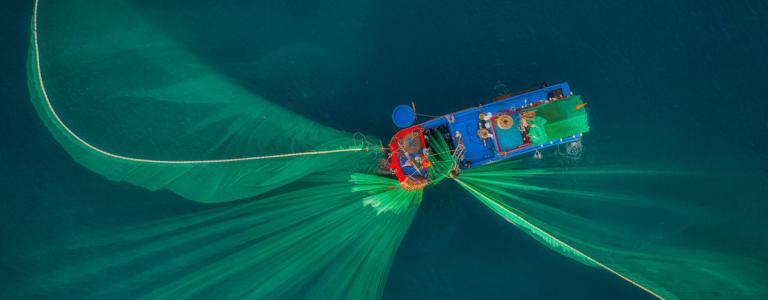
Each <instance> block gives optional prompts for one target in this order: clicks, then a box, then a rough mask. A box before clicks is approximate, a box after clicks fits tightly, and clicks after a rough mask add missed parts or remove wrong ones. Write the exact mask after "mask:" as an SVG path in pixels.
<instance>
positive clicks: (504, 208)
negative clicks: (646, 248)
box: [451, 177, 664, 299]
mask: <svg viewBox="0 0 768 300" xmlns="http://www.w3.org/2000/svg"><path fill="white" fill-rule="evenodd" d="M451 179H453V180H455V181H456V182H457V183H459V184H460V185H461V186H462V187H464V188H466V189H468V190H470V191H472V192H473V193H475V194H476V195H478V196H480V197H483V199H485V200H487V201H488V202H489V203H492V204H493V205H495V206H496V207H498V208H500V209H502V210H504V211H506V212H508V213H509V214H511V215H513V216H515V217H517V218H518V219H520V220H522V221H523V222H525V224H527V225H529V226H531V227H533V228H535V229H536V230H538V231H539V232H541V233H543V234H545V235H546V236H547V237H549V238H551V239H553V240H555V241H557V242H558V243H560V244H561V245H563V246H564V247H567V248H568V249H571V250H572V251H574V252H576V253H578V254H580V255H582V256H584V257H585V258H587V260H589V261H591V262H592V263H594V264H596V265H598V266H600V267H602V268H603V269H605V270H607V271H608V272H611V273H613V274H614V275H616V276H618V277H619V278H621V279H624V280H625V281H627V282H629V283H631V284H633V285H634V286H636V287H639V288H640V289H642V290H644V291H646V292H648V293H649V294H651V295H653V296H654V297H656V298H659V299H664V297H662V296H660V295H659V294H656V293H655V292H654V291H652V290H651V289H649V288H647V287H645V286H643V285H641V284H639V283H637V282H635V281H634V280H632V279H629V278H628V277H626V276H624V275H622V274H621V273H619V272H617V271H615V270H613V269H611V268H610V267H608V266H606V265H604V264H603V263H601V262H599V261H597V260H596V259H594V258H592V257H590V256H589V255H586V254H584V252H581V251H579V250H578V249H576V248H574V247H572V246H571V245H568V244H566V243H565V242H563V241H561V240H560V239H558V238H556V237H555V236H553V235H551V234H549V232H546V231H544V230H542V229H541V228H539V227H538V226H536V225H534V224H533V223H531V222H528V220H526V219H525V218H523V217H521V216H520V215H518V214H516V213H514V212H512V211H511V210H509V209H507V208H506V207H504V206H502V205H500V204H499V203H498V202H496V201H494V200H493V199H491V198H489V197H488V196H486V195H484V194H483V193H481V192H480V191H478V190H476V189H474V188H472V187H471V186H469V185H468V184H466V183H465V182H464V181H461V179H458V178H456V177H451Z"/></svg>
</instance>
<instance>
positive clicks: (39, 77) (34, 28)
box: [32, 0, 370, 164]
mask: <svg viewBox="0 0 768 300" xmlns="http://www.w3.org/2000/svg"><path fill="white" fill-rule="evenodd" d="M39 2H40V1H39V0H35V8H34V13H33V17H32V37H33V38H32V39H33V41H34V47H35V63H36V67H37V80H38V82H39V83H40V90H41V91H42V94H43V98H44V99H45V104H46V106H47V107H48V111H49V112H50V113H51V115H52V116H53V118H54V119H55V120H56V123H58V124H59V126H61V128H63V129H64V130H65V131H66V132H67V133H68V134H69V135H71V136H72V137H73V138H74V139H75V140H77V141H78V142H80V143H81V144H82V145H84V146H86V147H88V148H89V149H91V150H93V151H96V152H98V153H100V154H103V155H106V156H109V157H112V158H116V159H121V160H126V161H133V162H140V163H153V164H214V163H230V162H239V161H251V160H261V159H271V158H283V157H294V156H308V155H322V154H333V153H343V152H359V151H368V150H369V149H370V148H369V147H368V146H367V144H370V142H367V141H365V142H366V143H365V144H366V146H365V147H359V148H347V149H335V150H320V151H307V152H294V153H284V154H274V155H264V156H250V157H237V158H226V159H209V160H154V159H143V158H135V157H129V156H124V155H119V154H114V153H111V152H108V151H106V150H102V149H100V148H98V147H96V146H94V145H91V144H90V143H88V142H86V141H85V140H83V139H82V138H81V137H80V136H78V135H77V134H76V133H75V132H74V131H72V129H70V128H69V127H68V126H67V125H66V124H65V123H64V121H62V120H61V118H60V117H59V114H58V113H57V112H56V110H55V109H54V108H53V105H52V104H51V100H50V99H49V98H48V93H47V92H46V90H45V84H43V72H42V70H41V68H40V45H39V44H38V41H37V39H38V38H37V10H38V4H39Z"/></svg>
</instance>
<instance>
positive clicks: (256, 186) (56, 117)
mask: <svg viewBox="0 0 768 300" xmlns="http://www.w3.org/2000/svg"><path fill="white" fill-rule="evenodd" d="M84 7H88V9H83V8H84ZM38 11H39V14H38V15H37V18H36V19H37V21H38V22H37V46H38V47H32V48H31V49H30V62H29V63H30V65H29V70H30V72H29V76H30V83H31V88H32V95H33V97H34V101H33V103H34V104H35V107H36V108H37V110H38V112H39V114H40V115H41V116H43V121H44V122H45V123H46V125H47V126H48V127H50V128H51V132H52V133H53V134H54V137H55V138H56V139H57V140H58V141H59V142H60V143H61V144H62V145H63V146H64V147H65V149H66V150H67V151H68V152H69V153H70V155H71V156H72V157H73V158H74V159H75V160H77V161H78V162H80V163H81V164H83V165H84V166H86V167H88V168H89V169H91V170H93V171H94V172H97V173H99V174H102V175H104V176H106V177H108V178H110V179H112V180H118V181H126V182H129V183H132V184H135V185H139V186H143V187H146V188H149V189H152V190H155V189H162V188H165V189H169V190H172V191H174V192H175V193H177V194H179V195H181V196H183V197H185V198H189V199H193V200H196V201H201V202H222V201H231V200H236V199H242V198H245V197H249V196H254V195H258V194H260V193H263V192H266V191H269V190H271V189H274V188H276V187H279V186H281V185H284V184H286V183H290V182H293V181H295V180H298V179H300V178H302V177H303V176H306V175H308V174H311V173H314V172H319V171H330V170H347V169H352V168H359V167H370V166H371V165H372V164H365V163H362V164H361V163H360V161H361V160H362V161H364V162H369V161H375V159H372V158H374V157H378V156H379V154H377V151H375V150H376V149H378V148H377V147H371V149H365V148H366V147H368V146H370V145H369V144H368V143H367V142H366V141H365V140H366V139H365V137H363V136H361V135H358V138H357V139H356V138H355V136H354V135H353V134H352V133H348V132H341V131H337V130H333V129H331V128H328V127H325V126H322V125H320V124H318V123H316V122H313V121H312V120H309V119H307V118H304V117H302V116H299V115H297V114H295V113H292V112H291V111H288V110H286V109H285V108H282V107H280V106H279V105H275V104H273V103H271V102H270V101H268V100H266V99H264V98H263V97H260V96H259V95H256V94H254V93H253V92H251V91H249V90H247V89H245V88H242V87H240V86H239V85H238V84H236V83H235V82H233V80H231V79H229V78H227V77H226V76H224V75H221V74H219V73H218V72H216V70H215V69H212V68H211V67H209V66H208V65H207V64H206V63H205V62H203V61H201V60H200V59H199V58H197V57H195V56H194V55H193V54H192V53H190V52H188V51H186V50H185V49H184V48H183V47H182V46H181V45H178V44H177V43H175V42H174V41H173V40H172V39H170V38H168V37H167V36H166V35H165V34H164V33H163V31H162V30H160V29H158V28H156V27H154V26H153V24H152V23H150V22H148V21H146V20H145V19H144V18H143V17H142V16H141V14H140V13H138V12H137V11H135V10H134V8H133V7H132V6H131V5H130V4H127V3H124V2H122V1H108V2H104V3H90V2H87V1H76V0H72V1H52V2H44V3H41V4H40V6H39V9H38ZM94 12H96V13H94ZM125 24H130V25H129V26H128V25H125ZM32 42H33V46H34V42H35V41H34V40H33V41H32ZM38 67H39V68H38ZM148 79H151V80H148ZM43 87H44V88H45V90H43V89H42V88H43ZM49 104H50V106H49ZM65 126H66V127H65ZM84 142H85V143H84ZM86 143H87V144H86ZM335 150H350V151H349V152H338V153H332V154H326V155H308V156H289V157H282V158H269V159H254V160H248V158H260V157H263V156H271V155H284V154H296V153H299V154H301V153H304V152H316V151H335ZM355 150H360V151H355ZM369 150H371V151H369ZM103 152H107V153H103ZM107 154H113V155H107ZM115 155H117V156H123V157H116V156H115ZM131 158H140V159H144V160H150V161H137V160H135V159H131ZM222 159H245V160H241V161H235V162H206V161H209V160H222ZM163 161H168V162H163ZM185 161H190V162H185Z"/></svg>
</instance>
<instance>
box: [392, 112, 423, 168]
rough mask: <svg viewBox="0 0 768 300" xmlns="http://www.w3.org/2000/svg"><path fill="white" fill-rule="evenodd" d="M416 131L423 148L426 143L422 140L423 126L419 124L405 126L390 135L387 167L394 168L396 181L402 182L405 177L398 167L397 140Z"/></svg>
mask: <svg viewBox="0 0 768 300" xmlns="http://www.w3.org/2000/svg"><path fill="white" fill-rule="evenodd" d="M414 131H418V132H419V137H421V147H422V148H424V147H426V146H427V143H426V142H425V141H424V128H423V127H421V126H420V125H416V126H412V127H408V128H405V129H403V130H400V131H398V132H397V133H396V134H395V136H393V137H392V140H391V141H390V142H389V149H391V150H392V158H391V160H390V161H389V168H390V169H392V170H395V176H397V181H399V182H403V181H404V180H405V179H406V178H407V177H406V176H405V174H403V170H402V169H401V168H400V160H399V157H398V152H397V150H398V143H397V142H398V141H399V140H400V139H401V138H403V137H404V136H405V135H406V134H409V133H411V132H414Z"/></svg>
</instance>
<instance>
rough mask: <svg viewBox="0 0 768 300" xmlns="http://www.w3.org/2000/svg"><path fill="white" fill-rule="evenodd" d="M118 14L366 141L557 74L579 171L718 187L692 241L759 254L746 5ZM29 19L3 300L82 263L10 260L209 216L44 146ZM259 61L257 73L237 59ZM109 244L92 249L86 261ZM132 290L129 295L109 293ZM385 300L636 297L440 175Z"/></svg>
mask: <svg viewBox="0 0 768 300" xmlns="http://www.w3.org/2000/svg"><path fill="white" fill-rule="evenodd" d="M134 5H135V6H136V7H139V8H140V9H141V11H142V12H144V14H145V15H144V17H146V18H147V19H148V20H150V21H151V22H153V23H154V24H156V25H157V26H158V27H159V28H162V29H163V30H164V32H165V33H166V34H167V35H168V36H171V37H173V38H174V39H175V40H176V41H177V42H178V43H180V44H181V45H183V46H184V47H185V49H187V50H189V51H191V52H192V53H195V54H196V55H197V56H198V57H200V58H201V59H203V61H205V62H207V63H209V64H210V65H211V66H214V67H215V68H216V70H217V71H218V72H221V73H223V74H226V75H227V76H228V77H230V78H232V79H234V81H235V82H237V83H238V84H240V85H242V86H244V87H246V88H247V89H249V90H252V91H254V92H255V93H258V94H261V95H264V96H265V97H266V98H267V99H273V100H274V101H275V102H276V103H278V104H280V105H282V106H284V107H286V108H289V109H290V110H292V111H294V112H296V113H298V114H301V115H303V116H306V117H309V118H311V119H313V120H315V121H318V122H320V123H323V124H326V125H328V126H331V127H335V128H338V129H343V130H347V131H360V132H364V133H366V134H369V135H372V136H375V137H377V138H380V139H382V140H386V139H388V137H389V136H390V135H391V134H392V132H394V131H395V128H394V126H392V125H391V122H390V120H389V113H390V110H391V108H392V107H394V106H395V105H397V104H400V103H407V102H409V101H415V102H416V103H417V105H418V107H419V109H420V110H421V111H422V112H424V113H430V114H441V113H446V112H450V111H454V110H457V109H461V108H464V107H467V106H470V105H474V104H477V103H480V102H484V101H487V99H489V98H491V97H493V96H496V95H497V94H499V93H500V92H503V90H505V89H507V90H510V91H514V90H518V89H525V88H528V87H529V86H530V84H532V83H536V82H540V81H550V82H558V81H568V82H570V83H571V85H572V87H573V88H574V89H575V90H576V91H577V92H578V93H579V94H582V95H584V97H585V99H586V100H587V101H588V102H589V103H590V104H589V109H590V123H591V127H592V130H591V132H590V133H589V134H588V136H587V137H586V138H585V140H584V145H585V157H584V158H583V160H584V161H582V162H581V163H583V164H590V163H592V162H605V161H615V162H620V163H629V164H632V163H634V164H640V165H646V166H652V167H653V168H656V169H671V170H683V169H684V170H687V171H690V170H694V171H696V172H699V173H700V174H707V176H716V178H717V180H714V182H719V183H720V184H722V187H721V188H720V189H716V191H718V193H716V194H713V195H711V197H703V198H701V200H697V201H702V202H707V203H708V204H713V203H714V204H713V205H715V206H719V207H721V208H722V209H723V210H724V211H727V212H728V214H727V215H728V216H741V218H740V220H734V222H733V224H734V227H732V228H729V229H728V230H724V231H720V232H726V234H728V236H712V239H711V241H710V243H708V244H704V245H700V246H701V247H711V246H712V245H717V244H718V243H719V241H721V240H728V241H729V242H733V241H745V242H744V244H729V245H722V247H723V248H724V251H726V250H727V249H728V248H731V247H732V248H740V247H756V246H755V245H758V246H759V245H765V241H766V238H767V236H766V229H765V227H762V226H760V225H761V224H765V223H760V222H759V221H757V220H759V219H761V218H762V216H764V215H766V213H768V205H767V204H766V203H765V201H764V199H765V197H764V196H763V195H764V193H765V192H766V187H767V186H768V185H766V183H767V182H768V161H767V160H766V155H765V154H764V153H763V150H764V149H765V148H766V146H767V145H766V143H768V142H766V141H768V105H766V100H768V99H766V97H765V96H764V93H763V91H762V86H763V85H764V84H763V81H765V79H766V75H765V70H768V61H767V60H766V56H765V54H764V53H768V49H767V48H768V34H766V32H768V28H767V27H768V25H766V23H765V21H764V15H765V13H768V7H767V6H766V4H765V3H764V2H762V1H740V2H722V1H704V2H702V1H676V2H669V1H645V2H643V3H637V2H629V1H600V2H590V3H575V2H572V1H550V2H546V3H536V4H534V3H523V2H515V1H476V2H472V3H469V2H461V1H455V2H454V1H450V2H442V3H424V4H414V3H411V2H409V1H394V2H393V1H388V2H361V1H335V2H307V1H291V2H282V3H279V4H263V3H251V2H248V1H219V2H216V3H214V2H204V1H200V2H194V3H189V2H188V1H167V2H162V3H157V2H155V1H134ZM31 8H32V4H31V3H22V2H19V3H14V4H9V5H8V6H7V7H6V9H5V10H4V12H3V18H2V19H3V21H2V22H3V26H2V27H3V28H4V32H3V40H4V41H7V42H4V43H3V49H2V51H1V53H2V63H3V66H4V70H5V71H4V74H3V77H2V78H3V79H2V83H0V84H2V91H0V93H2V98H3V101H2V106H0V107H2V118H1V120H0V124H2V127H1V128H0V134H2V137H3V140H4V141H3V144H2V150H1V151H2V152H0V170H2V174H0V191H2V192H0V193H2V203H0V239H1V240H0V245H2V246H0V247H2V248H0V252H1V253H2V258H0V270H2V272H0V278H1V280H0V282H2V283H0V291H3V292H4V293H6V294H10V292H11V291H14V290H17V289H20V288H29V285H30V284H31V283H30V282H32V281H31V278H36V277H39V276H41V275H44V274H46V273H47V272H50V271H51V270H56V269H57V268H59V267H60V266H64V265H67V256H68V255H71V256H73V257H80V256H81V255H82V253H65V254H64V255H61V256H57V257H56V259H55V260H51V259H30V258H29V257H27V256H25V255H24V253H29V252H34V250H35V249H45V248H46V247H48V246H50V245H60V244H61V243H62V242H63V241H71V240H78V239H79V238H86V237H87V236H89V234H90V233H91V232H93V231H97V230H101V229H104V228H107V229H108V228H119V226H120V225H123V224H133V223H141V222H142V221H146V220H153V219H156V218H160V217H168V216H174V215H177V214H181V213H185V212H196V211H202V210H204V209H205V207H204V206H203V205H200V204H195V203H191V202H189V201H186V200H184V199H181V198H179V197H178V196H176V195H174V194H172V193H170V192H167V191H159V192H150V191H146V190H144V189H141V188H137V187H133V186H130V185H126V184H123V183H115V182H111V181H107V180H105V179H104V178H103V177H101V176H98V175H96V174H93V173H91V172H90V171H88V170H86V169H84V168H82V167H81V166H79V165H78V164H77V163H75V162H74V161H72V160H71V159H70V158H69V156H68V155H67V154H66V153H65V152H64V151H63V150H62V149H61V147H60V146H59V145H58V144H57V143H56V142H55V141H54V140H53V139H52V138H51V136H50V134H49V133H48V131H47V130H46V128H45V127H44V126H43V125H42V123H41V122H40V119H39V117H38V116H37V115H36V114H35V112H34V110H33V108H32V105H31V104H30V103H29V100H28V91H27V83H26V68H25V64H26V55H27V49H28V46H29V45H28V41H29V35H28V34H29V27H28V25H29V21H30V16H31ZM256 58H258V59H261V63H260V64H255V65H249V64H245V63H243V62H251V61H253V60H254V59H256ZM717 176H719V177H717ZM712 182H713V181H712V180H707V181H704V180H702V181H696V180H693V182H692V183H691V184H690V185H687V186H684V187H672V189H679V190H678V191H676V192H675V194H677V195H679V196H680V197H686V196H689V197H701V193H698V192H695V191H687V190H686V189H694V190H695V189H704V188H706V187H707V185H711V184H712ZM610 188H611V189H618V190H620V189H621V187H620V186H618V187H617V186H612V187H610ZM655 188H658V187H648V189H649V191H651V190H653V189H655ZM664 188H669V187H664ZM710 188H711V187H710ZM620 213H622V214H626V215H627V216H631V217H640V216H632V214H633V212H632V211H626V212H620ZM750 225H753V226H750ZM734 237H736V238H734ZM755 249H761V248H759V247H756V248H755ZM762 249H764V248H762ZM117 250H119V249H110V248H106V249H91V250H89V251H94V253H90V254H92V255H94V256H98V255H100V254H103V253H99V251H105V252H112V251H117ZM157 259H162V258H157ZM146 267H148V266H147V265H136V266H133V267H132V268H136V269H140V268H146ZM136 269H131V268H125V269H117V270H110V271H109V272H105V273H103V274H98V275H94V276H91V277H89V278H87V279H86V280H83V281H81V282H80V284H79V285H75V286H68V287H66V288H63V289H58V290H55V291H53V292H50V293H48V294H44V295H42V296H44V297H48V298H63V297H73V298H79V297H78V295H88V294H90V292H91V291H94V290H98V289H99V288H100V287H102V286H104V285H110V284H115V283H117V282H119V281H120V279H121V278H122V277H124V276H125V274H126V273H130V272H133V271H137V270H136ZM134 293H138V292H137V291H134V290H131V289H130V288H126V293H125V295H124V297H125V298H131V295H133V294H134ZM720 296H722V297H724V298H727V295H720ZM384 297H385V298H388V299H415V298H426V299H446V298H448V299H451V298H454V299H467V298H485V299H493V298H512V297H521V298H529V299H531V298H610V299H613V298H647V297H649V296H648V295H647V294H645V293H643V292H642V291H640V290H638V289H637V288H635V287H633V286H631V285H629V284H627V283H626V282H624V281H622V280H620V279H618V278H616V277H614V276H613V275H611V274H609V273H607V272H605V271H603V270H601V269H597V268H589V267H586V266H583V265H580V264H578V263H576V262H574V261H571V260H570V259H568V258H565V257H562V256H560V255H558V254H556V253H554V252H552V251H550V250H549V249H547V248H545V247H542V246H541V245H540V244H539V243H537V242H535V241H533V240H532V239H531V238H530V237H528V236H527V235H525V234H523V233H522V232H520V231H519V230H518V229H516V228H514V227H513V226H511V225H510V224H509V223H508V222H506V221H504V220H502V219H501V218H499V217H498V216H497V215H495V214H493V213H491V212H490V211H488V210H487V209H486V208H485V207H483V206H482V205H480V203H478V202H477V201H473V200H472V198H471V197H470V196H469V194H466V193H465V192H464V191H461V190H460V189H459V188H458V187H457V186H454V185H448V184H446V185H444V186H442V187H441V188H440V189H434V190H430V191H429V192H428V193H427V194H426V195H425V199H424V201H423V205H422V207H421V208H420V210H419V212H418V215H417V216H416V218H415V221H414V223H413V226H412V227H411V229H410V231H409V232H408V234H407V235H406V237H405V240H404V242H403V243H402V244H401V247H400V248H399V250H398V252H397V255H396V257H395V260H394V264H393V269H392V271H391V273H390V276H389V280H388V281H387V286H386V289H385V293H384Z"/></svg>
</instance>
